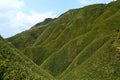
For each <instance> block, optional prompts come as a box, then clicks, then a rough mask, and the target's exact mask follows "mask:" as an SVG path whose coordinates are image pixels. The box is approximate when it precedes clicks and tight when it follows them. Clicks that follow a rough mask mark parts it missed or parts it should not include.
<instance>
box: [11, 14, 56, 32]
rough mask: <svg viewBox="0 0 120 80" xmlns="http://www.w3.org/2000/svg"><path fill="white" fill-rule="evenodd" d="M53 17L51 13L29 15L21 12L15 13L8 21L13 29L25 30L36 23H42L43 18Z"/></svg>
mask: <svg viewBox="0 0 120 80" xmlns="http://www.w3.org/2000/svg"><path fill="white" fill-rule="evenodd" d="M48 17H51V18H53V17H55V16H54V14H53V12H45V13H37V12H34V13H33V12H32V13H30V15H28V14H25V13H23V12H17V13H16V16H15V17H14V18H13V20H11V21H10V24H11V27H12V28H15V29H20V30H21V29H23V28H24V29H25V28H26V29H27V28H29V27H31V26H32V25H35V24H36V23H38V22H41V21H43V20H44V19H45V18H48Z"/></svg>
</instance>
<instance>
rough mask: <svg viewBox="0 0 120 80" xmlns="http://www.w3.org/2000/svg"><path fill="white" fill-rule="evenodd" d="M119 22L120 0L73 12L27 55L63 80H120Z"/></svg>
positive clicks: (54, 24)
mask: <svg viewBox="0 0 120 80" xmlns="http://www.w3.org/2000/svg"><path fill="white" fill-rule="evenodd" d="M119 18H120V0H118V1H115V2H111V3H109V4H95V5H89V6H85V7H83V8H80V9H73V10H69V11H68V12H66V13H64V14H62V15H61V16H60V17H58V18H57V19H55V20H54V21H52V22H50V23H49V24H47V25H45V27H46V29H45V30H43V32H42V33H41V34H40V35H39V36H38V37H37V39H36V40H35V42H34V43H33V45H32V47H27V48H25V50H24V54H25V55H26V56H27V57H29V58H30V59H31V60H33V61H34V62H35V63H36V64H38V65H39V66H40V68H43V69H45V70H46V71H47V72H49V73H50V74H52V75H53V76H55V77H56V78H58V79H59V80H119V79H120V77H119V76H120V75H119V74H120V68H119V67H120V19H119ZM15 41H16V40H15ZM13 42H14V40H13ZM21 47H22V46H21Z"/></svg>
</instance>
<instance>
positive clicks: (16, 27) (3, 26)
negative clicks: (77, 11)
mask: <svg viewBox="0 0 120 80" xmlns="http://www.w3.org/2000/svg"><path fill="white" fill-rule="evenodd" d="M110 1H112V0H0V35H2V36H3V37H4V38H7V37H10V36H13V35H15V34H17V33H20V32H22V31H24V30H27V29H29V28H30V27H31V26H33V25H34V24H36V23H38V22H41V21H43V20H44V19H45V18H48V17H51V18H54V17H58V16H59V15H61V14H62V13H64V12H66V11H68V10H69V9H74V8H80V7H83V6H86V5H90V4H95V3H108V2H110Z"/></svg>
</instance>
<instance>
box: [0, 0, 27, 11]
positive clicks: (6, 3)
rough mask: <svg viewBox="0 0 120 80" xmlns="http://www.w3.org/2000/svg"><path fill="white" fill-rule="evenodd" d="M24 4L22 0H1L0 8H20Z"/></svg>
mask: <svg viewBox="0 0 120 80" xmlns="http://www.w3.org/2000/svg"><path fill="white" fill-rule="evenodd" d="M24 5H25V4H24V2H23V1H22V0H0V10H14V9H20V8H22V7H23V6H24Z"/></svg>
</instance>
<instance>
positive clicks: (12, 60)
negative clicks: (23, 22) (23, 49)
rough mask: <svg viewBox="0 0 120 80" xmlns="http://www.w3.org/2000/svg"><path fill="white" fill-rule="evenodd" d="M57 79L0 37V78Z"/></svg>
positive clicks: (9, 79) (26, 79) (17, 79)
mask: <svg viewBox="0 0 120 80" xmlns="http://www.w3.org/2000/svg"><path fill="white" fill-rule="evenodd" d="M33 79H34V80H55V79H54V78H53V77H52V76H51V75H50V74H48V73H47V72H45V71H44V70H42V69H40V68H39V67H38V66H37V65H36V64H35V63H33V62H32V61H31V60H30V59H28V58H27V57H25V56H24V55H22V54H21V53H20V52H19V51H18V50H17V49H15V48H14V47H12V45H10V44H9V43H8V42H7V41H5V40H4V39H3V38H1V37H0V80H33Z"/></svg>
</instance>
